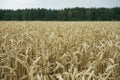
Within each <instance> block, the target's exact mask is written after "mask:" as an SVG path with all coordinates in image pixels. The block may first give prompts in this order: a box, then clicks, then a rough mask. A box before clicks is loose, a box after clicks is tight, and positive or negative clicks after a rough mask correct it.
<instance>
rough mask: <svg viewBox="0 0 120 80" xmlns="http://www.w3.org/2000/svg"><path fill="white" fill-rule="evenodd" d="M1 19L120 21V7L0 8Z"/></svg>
mask: <svg viewBox="0 0 120 80" xmlns="http://www.w3.org/2000/svg"><path fill="white" fill-rule="evenodd" d="M0 20H19V21H24V20H27V21H30V20H41V21H119V20H120V7H114V8H79V7H76V8H65V9H44V8H41V9H40V8H37V9H34V8H32V9H17V10H11V9H7V10H6V9H0Z"/></svg>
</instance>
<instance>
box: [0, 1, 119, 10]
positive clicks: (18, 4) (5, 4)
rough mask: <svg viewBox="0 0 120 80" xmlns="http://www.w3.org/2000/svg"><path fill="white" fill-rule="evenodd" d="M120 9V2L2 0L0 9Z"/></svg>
mask: <svg viewBox="0 0 120 80" xmlns="http://www.w3.org/2000/svg"><path fill="white" fill-rule="evenodd" d="M71 7H85V8H91V7H92V8H93V7H97V8H98V7H106V8H111V7H120V0H0V9H25V8H46V9H63V8H71Z"/></svg>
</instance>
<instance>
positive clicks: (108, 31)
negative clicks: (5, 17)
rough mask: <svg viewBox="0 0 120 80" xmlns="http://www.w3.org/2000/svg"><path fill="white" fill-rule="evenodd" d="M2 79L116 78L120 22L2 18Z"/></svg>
mask: <svg viewBox="0 0 120 80" xmlns="http://www.w3.org/2000/svg"><path fill="white" fill-rule="evenodd" d="M0 80H120V22H0Z"/></svg>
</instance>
